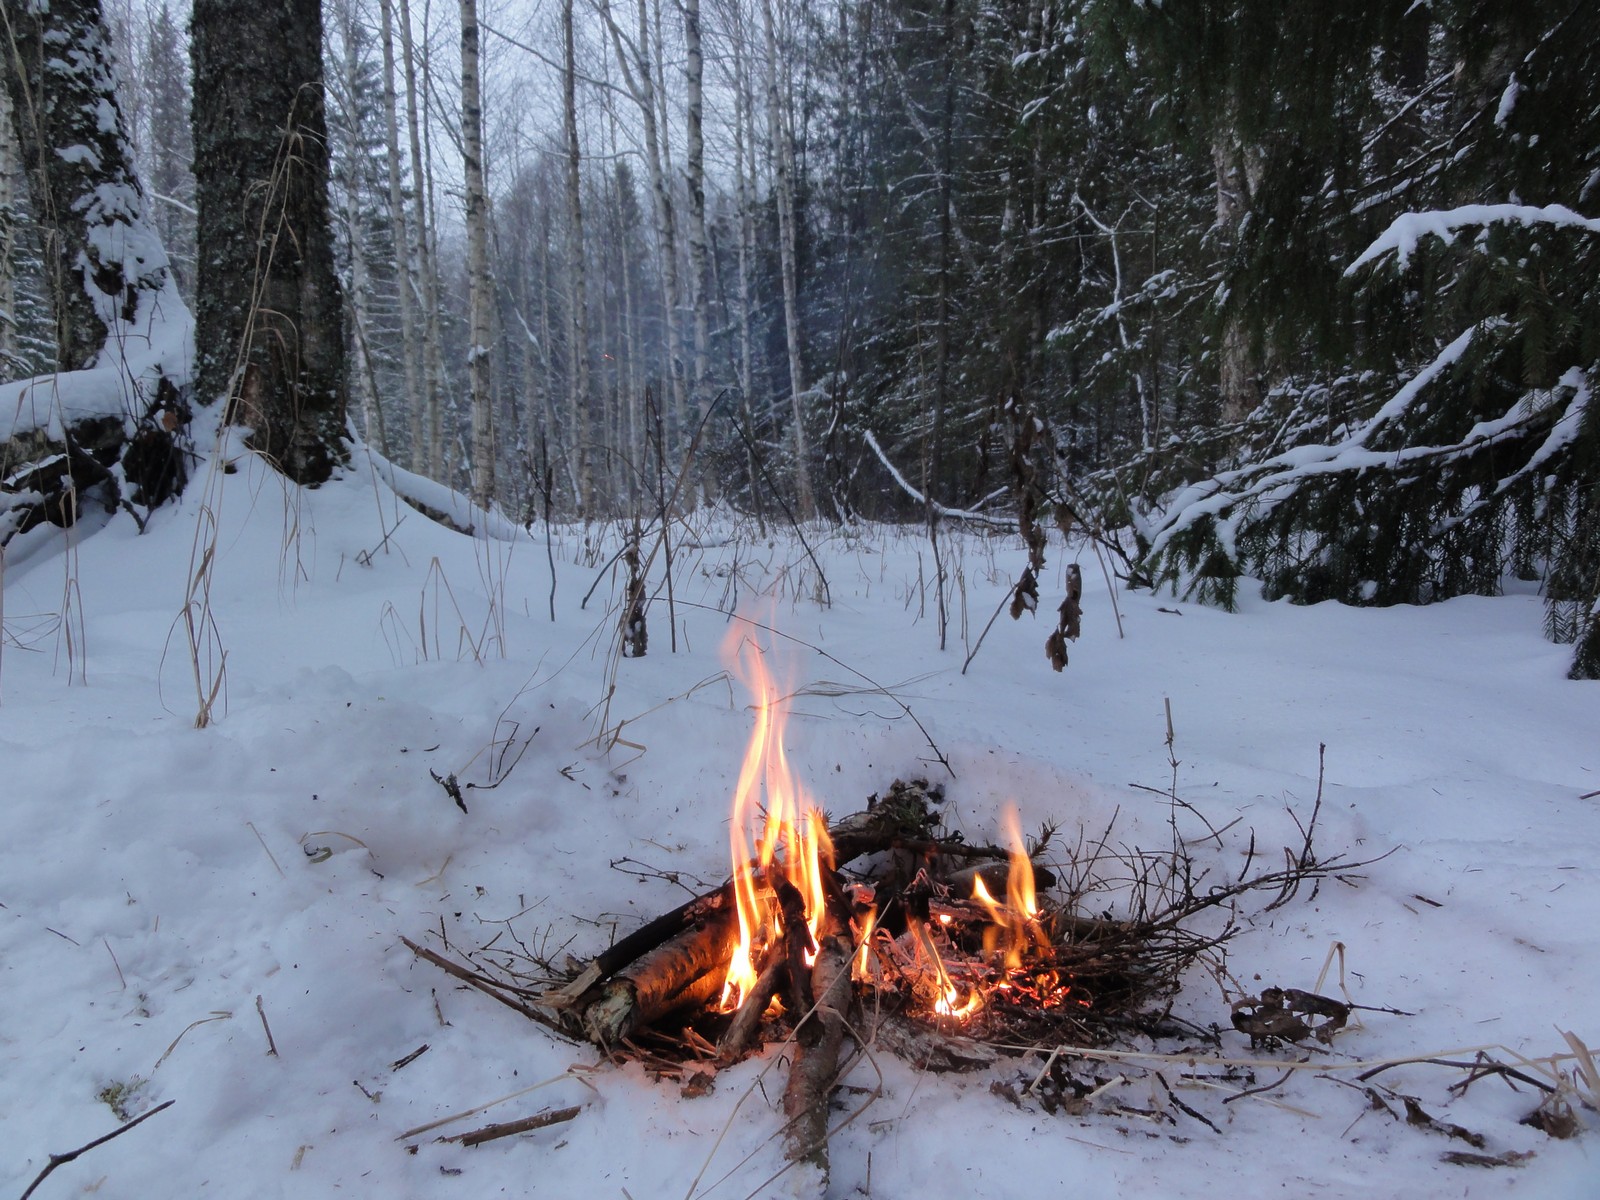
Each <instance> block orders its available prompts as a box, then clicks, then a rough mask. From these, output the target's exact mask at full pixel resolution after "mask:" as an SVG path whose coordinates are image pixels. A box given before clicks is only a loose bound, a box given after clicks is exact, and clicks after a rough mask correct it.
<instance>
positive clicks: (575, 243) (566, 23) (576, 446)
mask: <svg viewBox="0 0 1600 1200" xmlns="http://www.w3.org/2000/svg"><path fill="white" fill-rule="evenodd" d="M561 38H562V45H563V69H562V82H561V86H562V97H563V104H562V116H563V123H564V125H565V134H566V158H567V162H566V168H567V172H566V183H567V296H568V301H567V358H568V364H567V366H568V370H567V377H568V379H567V430H568V437H569V440H570V445H569V446H568V451H567V452H568V453H569V454H570V455H572V457H573V461H574V463H575V465H576V470H577V476H578V496H577V501H578V508H579V510H580V511H581V512H582V513H584V514H585V515H587V514H588V513H589V512H590V510H591V508H592V506H593V504H594V473H593V467H592V464H591V462H590V456H591V451H592V446H591V445H590V441H591V435H590V427H591V422H590V419H589V417H590V414H589V289H588V284H587V282H586V280H585V272H584V248H583V175H582V167H583V159H582V155H581V150H580V147H579V145H578V104H577V63H576V56H575V52H574V49H573V35H572V0H563V3H562V6H561Z"/></svg>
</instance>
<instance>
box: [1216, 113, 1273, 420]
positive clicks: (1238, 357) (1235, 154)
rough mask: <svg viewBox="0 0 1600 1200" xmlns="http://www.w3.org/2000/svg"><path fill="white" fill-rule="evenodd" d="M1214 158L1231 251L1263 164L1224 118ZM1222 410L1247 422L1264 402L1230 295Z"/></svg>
mask: <svg viewBox="0 0 1600 1200" xmlns="http://www.w3.org/2000/svg"><path fill="white" fill-rule="evenodd" d="M1211 158H1212V163H1213V165H1214V167H1215V169H1216V179H1217V231H1218V233H1220V234H1221V235H1222V236H1221V241H1222V244H1223V245H1224V246H1227V247H1228V248H1229V249H1230V250H1231V249H1232V248H1233V247H1234V246H1235V245H1236V244H1237V242H1238V238H1239V230H1240V227H1241V226H1242V225H1243V224H1244V218H1245V214H1246V213H1248V212H1249V211H1250V204H1251V198H1252V196H1253V195H1254V193H1255V189H1256V185H1257V184H1258V183H1259V182H1260V165H1259V162H1258V161H1256V158H1257V156H1255V155H1253V154H1252V151H1251V148H1250V147H1248V146H1245V145H1243V144H1242V143H1241V142H1240V140H1239V138H1238V136H1237V135H1236V134H1235V132H1234V130H1233V127H1232V122H1231V121H1230V120H1228V119H1224V120H1222V121H1221V122H1219V124H1218V127H1217V130H1216V132H1215V133H1214V134H1213V136H1212V143H1211ZM1217 358H1218V366H1219V376H1220V391H1221V408H1220V413H1219V415H1220V417H1221V419H1222V421H1223V422H1224V423H1225V424H1232V423H1234V422H1236V421H1242V420H1244V419H1245V418H1246V417H1248V416H1249V415H1250V414H1251V413H1252V412H1254V411H1255V408H1256V405H1258V404H1260V403H1261V396H1262V387H1261V363H1260V362H1259V361H1258V358H1257V355H1256V352H1255V348H1254V346H1252V344H1251V341H1250V334H1249V331H1248V329H1247V328H1246V326H1245V319H1244V315H1243V314H1242V313H1241V312H1240V309H1239V305H1238V304H1237V303H1235V302H1234V301H1233V300H1232V299H1231V298H1230V299H1229V301H1228V303H1227V308H1226V310H1225V312H1224V313H1223V324H1222V341H1221V346H1220V350H1219V353H1218V356H1217Z"/></svg>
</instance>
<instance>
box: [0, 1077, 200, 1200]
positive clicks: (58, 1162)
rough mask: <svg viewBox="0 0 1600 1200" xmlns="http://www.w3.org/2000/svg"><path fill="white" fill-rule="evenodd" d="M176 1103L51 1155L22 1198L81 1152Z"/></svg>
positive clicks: (25, 1197)
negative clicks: (90, 1140)
mask: <svg viewBox="0 0 1600 1200" xmlns="http://www.w3.org/2000/svg"><path fill="white" fill-rule="evenodd" d="M176 1103H177V1101H176V1100H168V1101H167V1102H166V1103H165V1104H158V1105H156V1106H155V1107H154V1108H152V1109H151V1110H150V1111H149V1112H147V1113H145V1114H144V1115H143V1116H142V1117H135V1118H134V1119H133V1120H131V1121H129V1122H128V1123H127V1124H125V1125H122V1126H121V1127H119V1128H117V1129H113V1130H112V1131H111V1132H110V1133H108V1134H106V1135H105V1136H104V1137H97V1138H95V1140H94V1141H92V1142H90V1143H89V1144H88V1145H86V1146H79V1147H78V1148H77V1149H76V1150H69V1151H68V1152H67V1153H65V1154H52V1155H51V1156H50V1161H49V1162H48V1163H46V1164H45V1168H44V1170H42V1171H40V1172H39V1174H38V1175H36V1176H35V1177H34V1180H33V1182H32V1183H30V1184H29V1185H28V1190H27V1191H25V1192H23V1193H22V1200H28V1197H29V1196H31V1195H33V1193H34V1189H35V1188H37V1187H38V1186H39V1185H40V1184H41V1183H43V1182H44V1181H45V1177H46V1176H47V1175H49V1174H50V1172H51V1171H54V1170H55V1169H56V1168H57V1167H64V1166H66V1165H67V1164H68V1163H69V1162H71V1161H72V1160H73V1159H75V1158H77V1157H78V1156H79V1155H80V1154H87V1153H89V1151H91V1150H93V1149H94V1148H95V1147H96V1146H104V1145H105V1144H106V1143H107V1142H109V1141H110V1140H111V1139H112V1138H114V1137H121V1136H122V1135H123V1134H125V1133H127V1132H128V1130H130V1129H132V1128H133V1127H134V1126H135V1125H139V1124H142V1123H143V1122H145V1121H148V1120H149V1119H150V1118H151V1117H153V1116H155V1115H156V1114H157V1113H158V1112H161V1111H163V1110H164V1109H168V1108H171V1107H172V1106H173V1105H174V1104H176Z"/></svg>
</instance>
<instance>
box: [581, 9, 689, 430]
mask: <svg viewBox="0 0 1600 1200" xmlns="http://www.w3.org/2000/svg"><path fill="white" fill-rule="evenodd" d="M601 16H602V17H604V18H605V22H606V27H607V29H608V30H609V31H610V33H611V42H612V45H613V47H614V48H615V49H616V55H617V65H618V66H619V67H620V68H621V70H622V76H623V81H624V83H625V84H626V85H627V90H628V93H629V94H630V95H631V96H632V97H633V100H634V103H635V104H637V105H638V106H639V117H640V120H641V122H642V124H643V126H644V144H645V156H644V157H645V166H646V168H647V169H648V170H649V172H650V194H651V197H652V198H653V200H654V205H653V211H654V212H655V218H656V240H657V242H658V246H657V252H658V253H659V255H660V260H661V287H662V305H663V307H664V309H665V315H666V342H667V344H666V347H665V350H666V363H665V366H666V370H667V375H668V378H669V380H670V382H671V386H672V396H673V408H674V411H675V413H676V415H677V416H678V418H679V424H680V425H681V424H682V423H683V418H684V414H685V413H686V411H687V408H688V401H687V397H686V389H685V387H684V380H683V371H682V368H681V365H680V364H679V361H678V354H679V351H680V349H681V346H682V338H681V336H680V333H679V327H678V323H679V320H680V316H681V309H682V303H683V283H682V280H681V279H680V278H679V275H678V236H677V223H676V220H675V219H674V217H673V211H672V189H671V182H670V179H669V176H668V168H667V166H666V160H667V148H666V146H665V139H666V130H665V129H664V128H663V127H662V123H661V120H660V116H661V111H662V110H661V109H660V108H659V107H658V104H657V90H658V89H657V87H656V70H655V67H654V66H652V64H651V33H650V21H649V16H650V10H649V4H648V2H647V0H639V23H638V29H637V34H636V36H635V37H634V38H632V39H630V38H629V36H628V35H626V34H624V33H623V32H622V30H621V28H620V27H619V26H618V25H617V23H616V21H615V20H614V19H613V17H612V15H611V9H610V6H609V4H606V5H605V6H604V7H602V9H601ZM657 51H658V52H659V47H657ZM683 439H684V441H685V442H687V439H688V434H687V433H684V434H683Z"/></svg>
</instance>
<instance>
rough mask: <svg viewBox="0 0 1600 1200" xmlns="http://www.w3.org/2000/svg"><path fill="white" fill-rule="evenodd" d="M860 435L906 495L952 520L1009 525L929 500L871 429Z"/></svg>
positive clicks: (1005, 522)
mask: <svg viewBox="0 0 1600 1200" xmlns="http://www.w3.org/2000/svg"><path fill="white" fill-rule="evenodd" d="M862 436H864V437H865V438H866V439H867V445H868V446H870V447H871V448H872V452H873V453H874V454H876V455H877V456H878V461H879V462H881V463H882V464H883V469H884V470H886V471H888V472H889V474H890V475H891V476H892V477H893V478H894V481H895V483H897V484H899V485H900V490H901V491H903V492H904V493H905V494H906V495H908V496H910V497H911V498H912V499H913V500H915V501H916V502H917V503H918V504H921V505H924V506H926V507H931V508H932V509H933V511H934V512H936V513H938V514H939V515H940V516H941V517H945V518H947V519H949V520H952V521H977V522H978V523H979V524H981V525H997V526H1001V527H1003V528H1009V527H1010V525H1011V522H1010V521H1009V520H1007V519H1005V518H1003V517H996V516H992V515H991V514H989V513H983V512H978V511H976V510H975V509H970V508H947V507H945V506H944V505H943V504H940V503H939V502H938V501H937V500H929V499H928V498H927V497H926V496H924V495H923V494H922V493H921V492H919V491H917V489H916V488H914V487H912V486H911V482H910V481H909V480H908V479H907V478H906V477H905V476H904V475H902V474H900V471H899V469H898V468H897V467H896V466H895V465H894V464H893V463H892V462H890V461H889V456H888V455H887V454H885V453H884V452H883V447H882V446H880V445H878V439H877V438H876V437H874V436H873V434H872V430H870V429H868V430H866V431H864V433H863V435H862Z"/></svg>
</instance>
